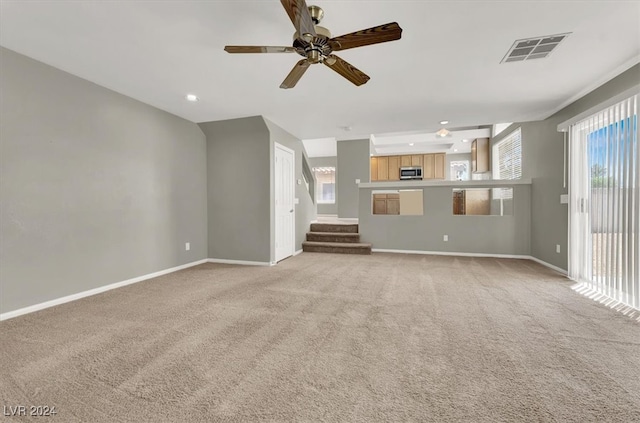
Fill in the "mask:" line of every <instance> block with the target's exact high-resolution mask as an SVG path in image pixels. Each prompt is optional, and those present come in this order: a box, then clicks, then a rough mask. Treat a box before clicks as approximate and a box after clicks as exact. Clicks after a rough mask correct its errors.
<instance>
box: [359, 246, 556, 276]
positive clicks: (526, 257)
mask: <svg viewBox="0 0 640 423" xmlns="http://www.w3.org/2000/svg"><path fill="white" fill-rule="evenodd" d="M371 251H372V252H374V253H394V254H428V255H434V256H463V257H495V258H513V259H524V260H531V261H535V262H536V263H539V264H541V265H543V266H545V267H548V268H549V269H552V270H555V271H556V272H558V273H560V274H561V275H563V276H567V271H566V270H564V269H561V268H559V267H557V266H554V265H553V264H549V263H547V262H546V261H542V260H540V259H539V258H536V257H533V256H529V255H517V254H486V253H457V252H450V251H421V250H387V249H382V248H373V249H372V250H371Z"/></svg>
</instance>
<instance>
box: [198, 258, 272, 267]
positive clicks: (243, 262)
mask: <svg viewBox="0 0 640 423" xmlns="http://www.w3.org/2000/svg"><path fill="white" fill-rule="evenodd" d="M283 260H284V259H283ZM207 262H209V263H220V264H239V265H242V266H275V263H272V262H268V261H246V260H228V259H218V258H210V259H207Z"/></svg>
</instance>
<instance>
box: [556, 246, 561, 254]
mask: <svg viewBox="0 0 640 423" xmlns="http://www.w3.org/2000/svg"><path fill="white" fill-rule="evenodd" d="M559 252H560V244H556V253H559Z"/></svg>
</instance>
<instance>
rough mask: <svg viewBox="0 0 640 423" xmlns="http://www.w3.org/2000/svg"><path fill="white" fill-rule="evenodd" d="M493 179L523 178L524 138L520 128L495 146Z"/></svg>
mask: <svg viewBox="0 0 640 423" xmlns="http://www.w3.org/2000/svg"><path fill="white" fill-rule="evenodd" d="M492 153H493V154H492V155H493V179H520V178H522V137H521V136H520V128H518V129H516V130H515V131H513V132H512V133H510V134H509V135H507V136H506V137H505V138H504V139H503V140H502V141H500V142H497V143H496V144H495V145H494V146H493V151H492Z"/></svg>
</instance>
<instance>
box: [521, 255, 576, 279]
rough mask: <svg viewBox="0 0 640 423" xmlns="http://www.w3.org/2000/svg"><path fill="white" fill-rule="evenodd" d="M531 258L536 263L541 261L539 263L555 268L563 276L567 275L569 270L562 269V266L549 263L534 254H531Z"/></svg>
mask: <svg viewBox="0 0 640 423" xmlns="http://www.w3.org/2000/svg"><path fill="white" fill-rule="evenodd" d="M529 259H530V260H533V261H535V262H536V263H539V264H541V265H543V266H545V267H548V268H549V269H551V270H555V271H556V272H558V273H560V274H561V275H563V276H567V271H566V270H564V269H562V268H560V267H558V266H554V265H553V264H550V263H547V262H546V261H542V260H540V259H539V258H537V257H534V256H529Z"/></svg>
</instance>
